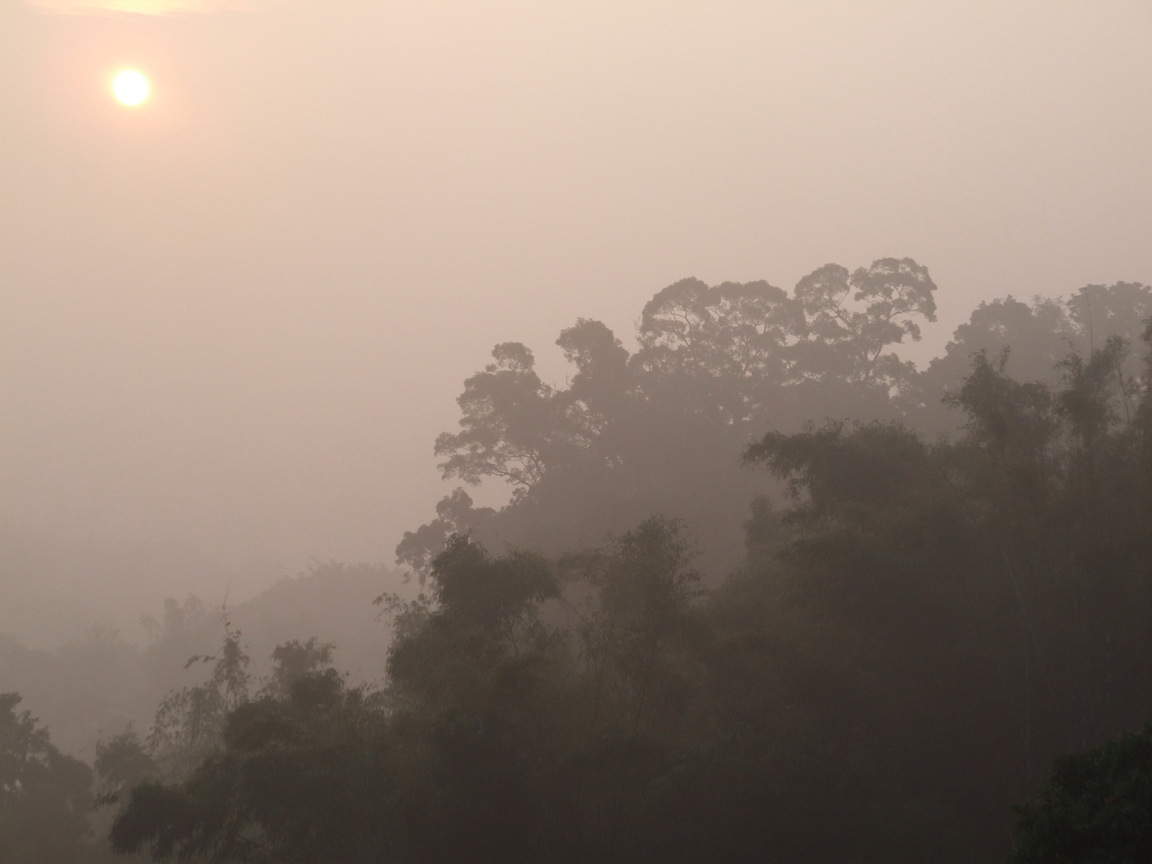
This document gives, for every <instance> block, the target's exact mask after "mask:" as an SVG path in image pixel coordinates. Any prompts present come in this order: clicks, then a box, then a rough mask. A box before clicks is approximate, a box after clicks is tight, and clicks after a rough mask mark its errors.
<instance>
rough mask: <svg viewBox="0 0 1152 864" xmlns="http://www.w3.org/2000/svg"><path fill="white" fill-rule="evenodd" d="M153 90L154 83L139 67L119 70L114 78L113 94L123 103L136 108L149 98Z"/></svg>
mask: <svg viewBox="0 0 1152 864" xmlns="http://www.w3.org/2000/svg"><path fill="white" fill-rule="evenodd" d="M151 92H152V85H151V84H150V83H149V82H148V78H147V76H145V75H144V73H143V72H140V71H139V70H137V69H125V70H123V71H122V72H117V73H116V77H114V78H113V79H112V94H113V95H114V96H115V97H116V99H117V101H118V102H119V103H120V104H121V105H126V106H128V107H129V108H136V107H137V106H139V105H143V104H144V103H145V102H146V101H147V100H148V95H149V94H150V93H151Z"/></svg>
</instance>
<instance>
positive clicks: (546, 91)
mask: <svg viewBox="0 0 1152 864" xmlns="http://www.w3.org/2000/svg"><path fill="white" fill-rule="evenodd" d="M101 6H105V7H107V6H113V7H118V8H121V9H123V8H140V7H142V6H149V7H151V8H153V9H159V10H161V11H163V10H165V9H173V8H183V9H185V10H187V9H189V8H192V9H194V10H195V9H200V10H204V11H202V12H198V11H185V12H183V13H181V14H161V15H143V14H133V13H123V12H120V13H104V14H97V13H99V12H100V9H99V7H101ZM61 13H82V14H61ZM1150 44H1152V2H1149V0H1131V2H1124V0H1084V2H1059V0H1012V2H1004V0H995V2H979V0H956V2H942V0H916V2H903V3H900V2H882V0H861V2H847V0H845V2H830V0H827V2H821V0H808V2H797V0H787V2H783V0H781V2H770V0H610V2H601V0H580V2H575V0H573V2H561V0H550V2H546V0H536V2H527V0H525V2H497V0H422V2H406V0H405V2H400V0H396V2H389V0H340V2H332V0H323V2H309V0H278V2H273V0H267V2H250V3H246V4H237V3H224V2H213V3H211V4H206V3H196V2H194V0H180V2H170V0H166V2H162V3H150V4H142V3H140V2H139V0H114V2H113V0H109V2H107V3H102V2H100V0H75V2H73V0H44V2H42V3H40V4H34V3H31V2H22V0H3V3H2V5H0V435H2V438H0V523H4V524H6V525H7V526H8V528H9V529H16V530H25V529H35V530H52V531H59V532H62V533H63V534H66V535H70V536H79V537H93V538H98V539H106V540H114V541H122V542H129V543H135V542H145V541H147V542H154V541H158V540H175V541H179V542H183V543H187V544H191V545H193V546H195V547H197V548H199V549H201V550H202V551H203V552H204V553H205V554H207V555H209V556H212V557H214V558H217V559H218V560H220V561H223V562H224V563H226V564H228V565H229V566H242V565H244V566H246V565H245V562H248V561H250V560H254V559H266V560H272V561H274V562H275V565H274V566H276V567H280V568H282V569H283V570H284V571H285V572H288V571H294V570H295V569H297V568H298V567H299V566H301V565H302V564H303V563H305V562H306V561H307V559H308V558H309V557H316V558H320V559H327V558H330V557H333V558H337V559H344V560H364V559H370V560H389V561H390V560H391V554H392V548H393V546H394V545H395V543H396V541H397V540H398V539H399V536H400V534H401V532H402V531H404V530H405V529H411V528H414V527H416V526H417V525H418V524H420V523H421V522H423V521H425V520H426V519H427V518H429V517H430V515H431V513H432V507H433V504H434V502H435V501H436V500H437V499H438V498H439V497H440V496H441V495H442V494H443V493H444V492H445V491H446V490H447V488H449V487H448V486H447V485H446V484H442V483H441V482H440V481H439V479H438V475H437V472H436V468H435V459H434V458H433V456H432V443H433V440H434V438H435V436H436V434H437V433H438V432H441V431H444V430H448V429H453V428H455V422H456V419H457V416H458V415H457V410H456V406H455V402H454V400H455V397H456V396H457V395H458V394H459V392H460V389H461V384H462V382H463V380H464V378H465V377H467V376H468V375H469V374H471V373H472V372H474V371H476V370H477V369H479V368H480V367H481V366H483V365H484V363H485V362H486V361H487V359H488V352H489V350H490V349H491V347H492V345H493V344H495V343H497V342H501V341H507V340H515V341H522V342H525V343H527V344H528V345H530V346H531V347H533V348H534V349H535V350H536V351H537V355H538V357H539V358H540V359H541V361H542V364H543V366H544V371H545V373H546V376H550V377H552V378H553V379H554V380H556V383H562V376H563V374H564V370H563V366H562V363H561V362H560V359H559V352H558V349H556V348H554V346H553V342H554V340H555V338H556V336H557V335H558V333H559V331H560V330H561V329H562V328H563V327H565V326H568V325H569V324H571V323H573V321H574V320H575V319H576V318H577V317H578V316H583V317H592V318H599V319H601V320H603V321H604V322H605V323H607V324H608V325H609V326H610V327H612V328H613V329H615V330H616V332H617V333H618V335H621V336H622V337H624V338H625V340H626V341H628V339H629V338H630V333H631V328H632V324H633V321H634V319H635V318H636V317H637V316H638V314H639V311H640V309H641V308H642V306H643V304H644V303H645V302H646V301H647V300H648V299H649V298H650V297H651V296H652V295H653V294H654V293H655V292H656V291H657V290H659V289H660V288H662V287H663V286H665V285H667V284H669V283H670V282H672V281H675V280H677V279H680V278H682V277H685V276H697V277H700V278H701V279H704V280H705V281H707V282H710V283H716V282H721V281H725V280H740V281H744V280H749V279H760V278H765V279H768V280H769V281H771V282H773V283H775V284H778V285H781V286H782V287H786V288H791V287H792V285H793V284H794V283H795V281H796V280H797V279H798V278H799V277H800V276H802V275H804V274H805V273H807V272H809V271H811V270H813V269H815V268H816V267H818V266H820V265H822V264H825V263H828V262H831V261H835V262H838V263H841V264H844V265H846V266H848V267H855V266H858V265H861V264H867V263H869V262H871V261H872V260H873V259H874V258H878V257H882V256H901V257H902V256H911V257H914V258H916V259H917V260H918V261H920V262H921V263H923V264H925V265H927V266H928V267H929V268H930V270H931V272H932V274H933V276H934V278H935V280H936V282H937V284H938V285H939V287H940V291H939V296H938V302H939V306H940V310H941V322H940V324H938V325H936V327H935V328H934V329H930V330H929V332H928V334H927V340H928V341H931V343H932V344H933V345H934V346H939V345H941V344H943V342H944V341H946V338H947V336H948V334H949V333H950V332H951V330H952V329H953V328H954V327H955V325H956V324H957V323H959V321H960V320H962V319H963V318H966V317H967V315H968V313H969V311H970V310H971V309H972V307H973V306H974V305H975V304H976V303H977V302H978V301H979V300H981V299H989V298H992V297H996V296H1002V295H1005V294H1008V293H1013V294H1016V295H1017V296H1024V297H1028V296H1031V295H1033V294H1036V293H1043V294H1053V295H1054V294H1062V293H1067V292H1069V291H1072V290H1075V289H1076V288H1078V287H1079V286H1081V285H1083V284H1086V283H1089V282H1112V281H1116V280H1133V281H1142V282H1149V281H1152V51H1150V50H1149V45H1150ZM125 66H135V67H138V68H140V69H142V70H143V71H145V72H146V73H147V74H148V75H150V76H151V78H152V84H153V88H154V91H153V98H152V99H151V100H150V102H148V103H147V104H146V105H145V106H144V107H142V108H139V109H135V110H129V109H125V108H123V107H121V106H119V105H118V104H117V103H116V102H114V101H113V100H112V98H111V96H110V91H109V80H110V76H111V75H112V73H113V72H115V71H116V70H117V69H119V68H122V67H125ZM0 567H3V562H0ZM17 577H18V574H16V573H13V572H12V570H11V569H10V568H8V569H0V587H2V582H3V580H12V579H15V578H17Z"/></svg>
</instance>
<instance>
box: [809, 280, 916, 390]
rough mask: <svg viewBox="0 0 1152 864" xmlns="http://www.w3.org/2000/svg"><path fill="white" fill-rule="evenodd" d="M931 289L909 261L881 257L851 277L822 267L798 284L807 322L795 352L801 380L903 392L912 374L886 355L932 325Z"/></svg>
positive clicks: (890, 355) (898, 361) (892, 354)
mask: <svg viewBox="0 0 1152 864" xmlns="http://www.w3.org/2000/svg"><path fill="white" fill-rule="evenodd" d="M935 291H936V284H935V283H934V282H933V281H932V278H931V277H930V276H929V275H928V270H927V268H926V267H923V266H922V265H920V264H917V263H916V262H915V261H913V260H912V259H911V258H901V259H896V258H881V259H879V260H877V261H874V262H872V265H871V266H870V267H868V268H864V267H859V268H857V269H856V270H855V271H853V272H852V273H851V274H849V272H848V270H847V269H845V268H844V267H841V266H840V265H838V264H828V265H825V266H824V267H821V268H820V269H818V270H815V271H813V272H812V273H810V274H808V275H807V276H805V277H804V278H803V279H801V280H800V281H799V283H797V285H796V299H797V301H798V302H799V303H800V306H801V308H802V309H803V311H804V315H805V317H806V318H807V335H806V338H805V339H804V340H803V341H802V343H801V344H800V346H798V348H797V354H798V356H799V357H800V361H799V362H800V363H801V365H802V366H803V367H804V368H805V370H807V374H809V375H815V376H818V377H820V378H824V377H828V376H833V377H838V378H842V379H843V380H847V381H852V382H855V383H858V384H862V385H872V384H875V385H878V386H881V387H885V388H887V389H892V388H898V387H902V386H904V385H906V383H907V382H908V380H909V379H910V377H911V375H912V372H913V369H912V367H911V366H910V365H909V364H907V363H905V362H902V361H901V360H900V359H899V357H897V356H896V355H895V354H894V353H891V352H888V351H886V349H887V348H888V347H889V346H890V345H894V344H899V343H901V342H903V341H904V338H905V337H909V338H911V339H912V340H913V341H919V340H920V323H919V322H920V321H935V320H936V301H935V300H934V299H933V297H932V294H933V293H934V292H935Z"/></svg>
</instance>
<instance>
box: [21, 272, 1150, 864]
mask: <svg viewBox="0 0 1152 864" xmlns="http://www.w3.org/2000/svg"><path fill="white" fill-rule="evenodd" d="M934 289H935V286H934V285H933V284H932V282H931V280H930V278H929V277H928V273H927V271H926V270H924V268H922V267H920V266H919V265H917V264H916V263H915V262H912V261H909V260H902V261H897V260H894V259H885V260H882V261H878V262H876V263H875V264H873V265H872V267H870V268H861V269H859V270H857V271H856V272H854V273H849V271H847V270H845V269H843V268H839V267H836V266H828V267H824V268H821V269H820V270H818V271H816V272H815V273H813V274H811V275H810V276H808V277H805V279H803V280H801V282H800V283H799V284H798V285H797V286H796V289H795V291H794V292H793V293H791V294H788V293H785V292H784V291H781V290H780V289H777V288H774V287H773V286H770V285H768V284H767V283H750V284H746V285H735V284H727V285H721V286H718V287H708V286H706V285H704V284H702V283H699V282H696V281H695V280H686V281H684V282H680V283H677V284H676V285H673V286H670V287H669V288H667V289H665V290H664V291H662V292H660V293H659V294H657V295H656V297H654V298H653V300H652V301H651V302H650V303H649V304H648V305H647V306H646V307H645V309H644V311H643V315H642V317H641V319H640V323H639V329H638V343H639V346H640V347H639V350H638V351H637V352H636V353H635V354H631V355H630V354H629V352H628V351H627V350H626V349H625V348H624V347H623V346H622V345H621V343H620V342H619V341H618V340H617V339H616V338H615V336H614V335H613V334H612V332H611V331H610V330H608V328H606V327H605V326H604V325H603V324H600V323H598V322H593V321H580V322H578V323H577V324H576V325H575V326H574V327H572V328H570V329H568V330H565V331H564V333H562V334H561V336H560V339H559V345H560V347H561V348H562V350H563V351H564V353H565V356H566V357H567V358H568V359H569V360H570V361H571V363H572V364H573V366H574V367H575V372H574V374H573V376H572V378H571V380H570V381H569V382H568V383H567V384H566V386H565V387H564V388H559V389H558V388H553V387H551V386H548V385H546V384H545V383H544V382H542V381H541V380H540V378H539V377H538V376H537V374H536V372H535V370H534V363H533V356H532V354H531V352H530V351H529V350H528V349H527V348H526V347H524V346H522V345H518V344H512V343H510V344H504V345H500V346H497V348H496V349H495V350H494V352H493V363H492V364H491V365H489V366H488V367H486V368H485V369H484V370H483V371H482V372H480V373H478V374H477V375H475V376H473V377H471V378H469V379H468V381H467V382H466V383H465V391H464V394H463V395H462V396H461V397H460V400H459V402H460V406H461V411H462V420H461V427H460V430H459V431H458V432H456V433H446V434H445V435H443V436H441V437H440V439H439V440H438V441H437V443H436V451H437V453H438V454H439V455H440V456H441V457H442V458H443V460H444V461H443V463H442V466H441V467H442V470H443V471H444V473H445V475H446V476H455V477H459V478H460V479H462V480H463V481H464V482H466V483H477V482H480V481H483V480H485V479H490V478H503V479H504V480H506V481H507V482H508V483H510V484H511V485H512V487H513V490H514V492H513V495H512V498H511V501H510V502H509V503H508V504H507V505H506V506H505V507H504V508H501V509H500V510H493V509H488V508H477V507H474V506H473V504H472V501H471V499H470V498H469V497H468V495H467V494H466V493H465V492H464V491H463V490H457V492H455V493H453V494H452V495H451V496H449V497H448V498H446V499H445V500H444V501H443V502H442V503H441V505H440V506H439V507H438V508H437V516H436V518H435V519H434V520H433V521H432V522H430V523H429V524H428V525H425V526H423V527H421V528H419V529H418V530H416V531H413V532H411V533H409V534H408V535H406V537H405V539H404V542H403V543H402V544H401V546H400V548H399V549H398V555H399V558H400V560H401V561H402V562H404V563H405V564H406V565H407V566H409V567H410V568H411V569H412V571H413V573H414V575H415V578H416V579H418V580H419V584H420V585H421V586H422V587H423V592H422V593H421V594H420V595H419V596H416V597H415V598H414V599H413V598H412V597H409V598H408V599H405V598H402V597H400V596H398V595H384V596H382V597H381V598H380V600H379V603H380V606H381V609H382V611H383V612H384V613H385V614H386V615H387V616H388V618H389V620H390V621H391V622H392V627H393V641H392V644H391V647H390V649H389V650H388V653H387V657H386V658H385V657H382V658H381V665H382V666H386V670H387V680H386V684H385V685H383V686H381V687H368V686H352V685H351V684H350V683H349V682H348V680H347V679H346V678H345V677H344V676H343V675H342V674H341V673H339V672H338V671H337V670H336V668H335V666H334V663H333V647H332V646H331V645H329V644H326V643H323V642H320V641H318V640H315V639H312V640H294V641H291V642H288V643H285V644H283V645H281V646H280V647H279V648H277V649H276V651H275V653H274V655H273V658H272V659H273V664H272V667H271V671H270V672H269V673H268V674H267V675H265V676H263V677H261V678H260V679H259V680H256V679H255V678H254V676H253V675H252V674H250V671H249V665H248V664H249V661H248V657H247V656H246V653H245V649H244V643H243V641H242V639H241V637H240V635H239V634H238V633H237V632H236V631H235V630H234V629H230V628H229V629H227V630H226V633H225V639H224V642H223V645H222V646H221V648H220V650H219V651H218V652H217V653H216V654H215V655H213V656H212V657H211V658H209V659H208V661H207V662H206V663H203V664H201V665H202V667H203V668H205V669H207V670H209V672H210V674H209V677H208V678H207V679H206V680H204V681H202V682H201V683H198V684H196V685H194V686H190V687H186V688H184V689H182V690H178V691H174V692H173V693H171V694H170V695H169V696H168V697H167V698H165V700H164V701H163V702H162V704H161V705H160V708H159V710H158V712H157V714H156V719H155V722H154V724H153V726H152V728H151V729H150V730H149V731H148V733H147V734H143V735H137V734H135V733H134V732H132V731H130V730H129V731H127V732H125V733H124V734H122V735H119V736H115V737H111V738H105V740H103V741H102V742H101V744H100V745H99V747H98V749H97V753H96V758H95V766H94V768H95V780H93V777H92V774H91V773H90V771H89V769H88V767H87V766H85V765H83V764H82V763H79V762H76V761H75V760H72V759H70V758H68V757H66V756H63V755H62V754H59V753H58V752H56V751H55V750H54V748H52V747H51V744H50V743H49V742H48V739H47V736H46V734H45V733H44V730H43V728H42V727H38V726H37V724H36V723H35V722H34V721H33V720H32V719H31V718H30V717H28V716H26V715H22V714H20V713H19V711H18V710H17V708H16V703H15V702H14V701H13V697H4V698H5V700H7V701H5V702H2V703H0V709H2V711H0V759H2V760H3V761H0V843H4V842H7V843H9V844H10V846H9V847H8V848H5V847H3V846H2V845H0V860H3V861H6V862H7V861H11V862H13V864H23V862H25V861H29V862H31V861H42V860H43V861H49V860H51V861H64V860H77V861H79V860H82V859H83V857H84V856H89V857H93V858H95V857H99V856H102V855H105V854H107V851H108V850H107V849H105V848H103V847H102V846H100V845H99V844H94V843H92V842H90V841H86V840H85V839H84V837H83V828H84V822H83V816H84V813H85V808H86V807H87V806H88V804H87V801H88V796H91V795H95V796H97V798H98V800H99V801H101V802H102V803H103V808H102V809H101V810H100V811H98V812H99V813H101V814H102V818H104V819H105V821H106V822H107V823H108V824H110V838H111V847H112V848H113V849H114V850H116V851H118V852H122V853H135V854H138V855H139V854H144V853H149V854H151V855H152V856H153V857H155V858H157V859H160V860H190V861H213V862H233V861H236V862H239V861H251V862H269V864H271V862H282V864H291V862H300V864H319V862H349V864H352V862H391V861H396V862H429V864H431V862H437V864H439V862H489V861H500V862H513V864H514V862H601V861H603V862H660V864H671V862H681V861H682V862H705V861H734V862H877V864H879V862H884V864H889V862H925V861H933V862H992V861H1004V860H1006V859H1007V858H1008V857H1009V856H1010V855H1012V856H1014V860H1016V861H1019V862H1040V861H1044V862H1065V861H1068V862H1071V861H1078V862H1083V861H1093V862H1122V861H1137V860H1148V858H1149V848H1150V846H1149V844H1150V842H1152V839H1150V838H1152V827H1150V813H1152V793H1150V792H1149V790H1150V789H1152V758H1150V756H1149V753H1150V747H1152V745H1149V732H1148V731H1145V732H1144V733H1143V734H1142V735H1135V734H1129V735H1128V736H1127V737H1120V736H1121V735H1122V734H1123V733H1125V732H1126V731H1129V732H1132V731H1134V730H1139V729H1141V728H1143V727H1144V726H1145V724H1146V723H1147V722H1148V721H1149V720H1150V719H1152V688H1150V687H1149V682H1150V681H1152V396H1150V395H1149V380H1150V378H1152V324H1148V323H1147V322H1148V319H1149V316H1150V315H1152V289H1149V288H1148V287H1146V286H1140V285H1132V284H1118V285H1113V286H1107V287H1105V286H1089V287H1088V288H1085V289H1083V290H1082V291H1080V292H1079V293H1078V294H1077V295H1075V296H1074V297H1073V298H1071V299H1069V300H1067V301H1064V302H1055V301H1053V302H1039V301H1038V302H1036V303H1034V304H1032V305H1027V304H1024V303H1020V302H1017V301H1015V300H1012V299H1007V300H1003V301H998V302H996V303H992V304H985V305H982V306H981V307H980V308H979V309H978V310H976V311H975V312H974V313H973V315H972V318H971V320H970V321H969V323H968V324H966V325H964V326H962V327H961V328H959V329H958V330H957V332H956V336H955V339H954V341H953V342H952V343H950V344H949V346H948V350H947V352H946V354H945V355H944V356H943V357H941V358H939V359H938V360H936V361H934V362H933V363H932V364H931V365H930V366H929V367H928V368H927V369H926V370H924V371H923V372H917V371H916V370H915V369H914V368H913V367H912V366H911V365H910V364H907V363H904V362H902V361H901V360H900V359H899V358H898V357H897V356H896V354H894V353H893V352H892V347H893V346H894V345H895V344H897V343H899V342H901V341H902V340H903V339H904V338H905V337H916V336H918V334H919V326H920V324H921V323H923V322H925V321H931V320H932V319H933V318H934V311H935V306H934V301H933V291H934ZM1009 346H1010V347H1009ZM606 537H607V538H608V539H605V538H606ZM721 577H723V578H721ZM1109 741H1112V742H1113V743H1106V742H1109ZM20 748H23V750H21V749H20ZM1092 748H1095V749H1092ZM1071 751H1079V752H1080V754H1081V755H1078V756H1065V757H1064V758H1063V759H1062V760H1061V761H1059V762H1058V763H1057V767H1056V771H1055V773H1054V774H1053V773H1052V766H1053V764H1054V760H1056V759H1057V757H1058V756H1060V754H1065V753H1069V752H1071ZM13 754H15V755H13ZM21 771H24V772H31V773H27V774H21V773H19V772H21ZM25 777H27V778H28V779H25ZM1045 783H1047V785H1044V784H1045ZM36 784H41V785H39V786H38V785H36ZM93 784H95V785H93ZM33 789H43V790H45V791H43V792H36V794H35V795H33V793H32V792H31V791H30V790H33ZM1023 802H1030V803H1027V804H1023ZM1022 804H1023V806H1021V807H1020V808H1019V809H1018V810H1015V811H1014V809H1013V807H1014V805H1022ZM34 807H39V808H40V809H39V810H36V811H35V815H34V816H26V815H20V814H26V813H29V812H33V811H30V810H28V809H27V808H34ZM20 808H25V809H23V810H21V809H20ZM49 823H51V824H53V825H54V826H57V827H55V829H54V830H53V831H51V832H49V833H50V834H51V838H50V839H51V840H52V842H53V843H56V844H61V843H71V844H73V847H72V851H71V852H70V853H68V854H64V853H62V852H60V851H59V848H58V847H53V848H54V850H55V851H44V850H47V849H48V847H47V846H45V845H44V843H46V842H47V841H46V840H44V841H41V840H40V839H37V838H38V837H39V835H36V834H35V833H34V828H36V826H42V825H45V824H49ZM36 830H38V829H36ZM9 838H13V839H9ZM16 844H23V845H16Z"/></svg>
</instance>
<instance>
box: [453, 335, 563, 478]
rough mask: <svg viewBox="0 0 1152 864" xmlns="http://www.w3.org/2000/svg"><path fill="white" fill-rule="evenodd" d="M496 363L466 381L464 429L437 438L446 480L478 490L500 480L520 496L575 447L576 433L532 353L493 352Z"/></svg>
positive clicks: (510, 346) (516, 346)
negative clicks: (486, 481) (486, 482)
mask: <svg viewBox="0 0 1152 864" xmlns="http://www.w3.org/2000/svg"><path fill="white" fill-rule="evenodd" d="M492 358H493V360H494V361H495V362H493V363H490V364H488V365H487V366H486V367H484V371H482V372H479V373H477V374H476V375H473V376H472V377H471V378H469V379H468V380H466V381H465V382H464V392H463V393H462V394H461V395H460V397H459V398H458V399H457V400H456V401H457V403H458V404H459V405H460V410H461V413H462V416H461V418H460V427H461V429H460V431H459V432H457V433H449V432H444V433H442V434H441V435H440V436H439V437H438V438H437V439H436V455H437V456H443V457H447V458H446V459H445V461H444V462H442V463H440V471H441V474H442V476H444V477H445V478H449V477H459V478H460V479H461V480H463V481H464V482H465V483H468V484H469V485H472V486H475V485H477V484H479V483H480V481H481V480H482V479H483V478H485V477H500V478H502V479H503V480H504V481H506V482H507V483H509V484H510V485H511V486H512V487H513V489H514V493H515V494H523V493H524V492H525V491H527V490H528V489H531V488H532V487H533V486H534V485H535V484H536V483H538V482H539V481H540V479H541V477H543V476H544V472H545V471H546V470H547V469H548V468H549V467H551V466H552V465H553V464H554V463H555V462H556V461H557V460H558V459H560V458H561V457H562V454H563V453H564V452H565V451H566V450H567V449H569V448H570V447H571V430H569V429H567V428H566V427H565V424H564V423H563V415H562V412H560V411H558V410H557V405H556V401H555V399H554V393H553V391H552V388H551V387H549V386H548V385H547V384H545V383H544V382H542V381H541V380H540V378H539V376H538V375H537V374H536V371H535V369H534V368H533V367H534V360H533V357H532V352H531V351H529V350H528V349H527V348H525V347H524V346H523V345H521V344H520V343H518V342H505V343H503V344H500V345H497V346H496V347H495V348H493V349H492Z"/></svg>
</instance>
